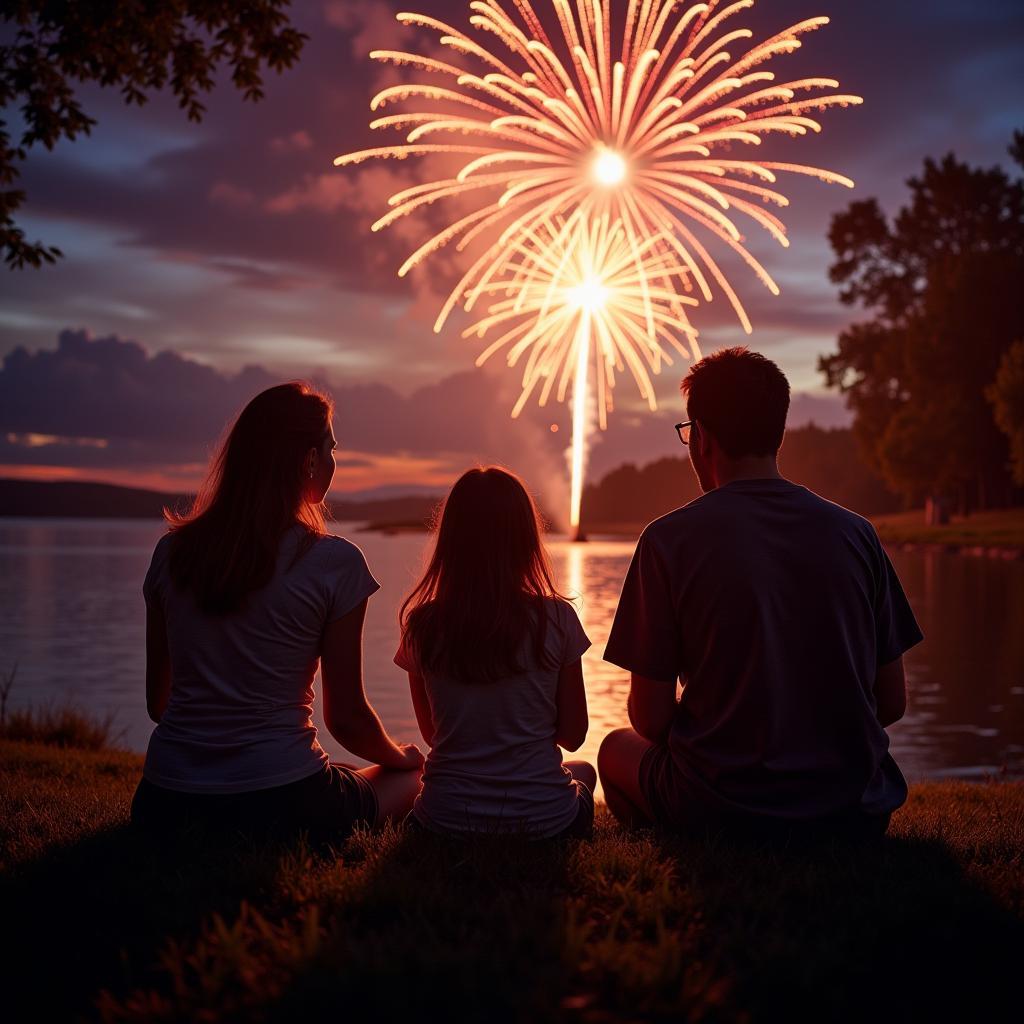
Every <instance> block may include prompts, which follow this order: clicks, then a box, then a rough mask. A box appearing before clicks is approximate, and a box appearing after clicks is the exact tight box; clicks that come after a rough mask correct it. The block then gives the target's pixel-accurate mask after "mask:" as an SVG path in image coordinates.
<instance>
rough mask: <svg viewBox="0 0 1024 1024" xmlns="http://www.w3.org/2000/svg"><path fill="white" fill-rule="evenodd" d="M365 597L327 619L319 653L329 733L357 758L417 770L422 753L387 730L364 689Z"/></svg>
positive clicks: (325, 720) (421, 759) (421, 761)
mask: <svg viewBox="0 0 1024 1024" xmlns="http://www.w3.org/2000/svg"><path fill="white" fill-rule="evenodd" d="M365 617H366V601H365V600H364V601H362V602H360V603H359V604H358V605H357V606H356V607H355V608H353V609H352V611H350V612H349V613H348V614H347V615H343V616H342V617H341V618H340V619H335V620H334V621H333V622H328V623H327V626H326V627H325V629H324V636H323V647H322V650H321V654H320V671H321V675H322V678H323V691H324V722H325V723H326V725H327V729H328V731H329V732H330V734H331V735H332V736H333V737H334V738H335V739H336V740H337V741H338V742H339V743H340V744H341V745H342V746H343V747H345V749H346V750H349V751H351V752H352V753H353V754H355V755H356V756H357V757H364V758H366V760H367V761H372V762H374V763H375V764H379V765H381V766H382V767H383V768H398V769H401V770H407V771H412V770H415V769H417V768H419V767H421V766H422V764H423V755H422V754H421V753H420V751H419V749H418V748H417V747H416V745H415V744H413V743H395V741H394V740H393V739H392V738H391V737H390V736H389V735H388V734H387V731H386V730H385V729H384V726H383V725H382V724H381V721H380V719H379V718H378V717H377V712H376V711H374V710H373V708H372V707H371V706H370V702H369V701H368V700H367V699H366V691H365V690H364V689H363V619H364V618H365Z"/></svg>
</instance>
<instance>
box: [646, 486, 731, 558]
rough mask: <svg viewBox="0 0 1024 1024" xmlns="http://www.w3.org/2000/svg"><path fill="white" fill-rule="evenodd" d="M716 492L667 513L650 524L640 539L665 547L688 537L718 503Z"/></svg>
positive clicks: (710, 492)
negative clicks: (714, 496) (715, 498)
mask: <svg viewBox="0 0 1024 1024" xmlns="http://www.w3.org/2000/svg"><path fill="white" fill-rule="evenodd" d="M716 493H717V492H716V491H708V492H707V493H706V494H702V495H700V496H699V497H697V498H694V499H693V501H689V502H687V503H686V504H685V505H681V506H680V507H679V508H676V509H673V510H672V511H671V512H666V513H665V515H663V516H659V517H658V518H657V519H654V520H652V521H651V522H649V523H648V524H647V525H646V526H645V527H644V529H643V532H642V533H641V534H640V539H641V540H642V541H644V542H645V543H648V544H656V545H664V544H670V543H673V542H674V541H676V540H677V539H678V538H679V537H685V536H688V535H689V533H690V530H691V529H692V528H693V526H694V525H695V524H696V523H697V522H699V521H700V520H702V519H705V518H706V517H708V516H709V514H710V515H712V516H713V512H712V509H713V507H714V505H715V504H716V502H715V501H714V499H713V495H715V494H716Z"/></svg>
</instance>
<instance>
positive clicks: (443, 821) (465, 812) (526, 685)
mask: <svg viewBox="0 0 1024 1024" xmlns="http://www.w3.org/2000/svg"><path fill="white" fill-rule="evenodd" d="M545 608H546V611H547V614H548V625H547V629H546V631H545V648H546V651H547V659H546V661H547V664H546V665H538V664H537V658H536V656H535V655H534V654H533V652H532V651H531V650H530V648H531V646H532V645H531V644H530V643H529V642H527V643H524V648H523V664H525V665H527V668H526V669H525V671H523V672H519V673H517V674H515V675H510V676H507V677H505V678H503V679H498V680H495V681H494V682H491V683H480V682H473V681H470V682H465V681H460V680H457V679H453V678H452V677H450V676H448V675H446V674H444V673H441V672H432V671H430V670H429V669H428V670H423V669H421V668H420V667H419V666H418V665H417V663H416V660H415V658H414V657H413V655H412V654H411V653H410V652H409V651H408V650H407V648H406V647H405V645H404V644H403V645H402V646H400V647H399V650H398V653H397V654H396V655H395V664H396V665H398V667H399V668H403V669H405V670H406V671H407V672H417V673H419V674H420V675H421V676H422V677H423V682H424V686H425V688H426V692H427V700H428V701H429V703H430V717H431V719H432V721H433V725H434V744H433V746H432V748H431V750H430V753H429V754H428V755H427V760H426V764H425V765H424V769H423V790H422V792H421V793H420V795H419V796H418V797H417V798H416V803H415V804H414V805H413V814H414V815H415V816H416V819H417V820H418V821H419V822H420V823H421V824H423V825H424V826H425V827H426V828H429V829H433V830H435V831H443V832H471V831H483V832H518V831H529V832H530V833H531V834H533V835H535V836H538V837H544V836H553V835H557V834H558V833H559V832H561V831H562V830H563V829H565V828H567V827H568V826H569V825H570V824H572V821H573V819H574V818H575V816H576V812H577V810H578V803H577V796H576V788H575V786H573V785H572V776H571V775H569V773H568V772H567V771H566V770H565V769H564V768H563V767H562V755H561V751H560V750H559V749H558V746H557V745H556V743H555V731H556V727H557V722H558V704H557V698H558V676H559V673H560V671H561V669H562V667H563V666H564V665H567V664H570V663H571V662H574V661H578V660H579V659H580V658H581V657H582V655H583V653H584V652H585V651H586V650H587V649H588V648H589V647H590V640H589V639H588V638H587V634H586V633H585V632H584V631H583V626H582V625H581V624H580V620H579V617H578V616H577V615H576V612H575V611H574V610H573V608H572V606H571V605H569V604H567V603H566V602H565V601H561V600H558V599H556V598H549V599H548V600H546V601H545ZM453 642H455V643H458V642H459V641H458V638H455V639H454V641H453Z"/></svg>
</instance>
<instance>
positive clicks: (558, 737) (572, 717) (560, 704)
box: [555, 659, 590, 750]
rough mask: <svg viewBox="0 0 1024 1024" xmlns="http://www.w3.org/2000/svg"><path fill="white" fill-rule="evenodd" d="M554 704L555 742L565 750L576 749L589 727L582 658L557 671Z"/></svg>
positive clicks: (581, 742)
mask: <svg viewBox="0 0 1024 1024" xmlns="http://www.w3.org/2000/svg"><path fill="white" fill-rule="evenodd" d="M556 705H557V713H558V719H557V721H556V722H555V742H556V743H557V744H558V745H559V746H560V747H564V748H565V749H566V750H578V749H579V748H580V747H581V746H582V745H583V741H584V740H585V739H586V738H587V729H588V728H589V727H590V719H589V717H588V716H587V691H586V689H585V688H584V685H583V662H582V660H580V659H577V660H576V661H572V662H569V664H567V665H563V666H562V669H561V671H560V672H559V673H558V694H557V697H556Z"/></svg>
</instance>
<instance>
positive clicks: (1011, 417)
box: [988, 341, 1024, 487]
mask: <svg viewBox="0 0 1024 1024" xmlns="http://www.w3.org/2000/svg"><path fill="white" fill-rule="evenodd" d="M988 399H989V401H990V402H991V403H992V407H993V409H994V411H995V417H996V425H997V426H998V427H999V429H1000V430H1001V431H1002V432H1003V433H1004V434H1006V436H1007V437H1008V438H1009V440H1010V458H1011V460H1012V466H1013V479H1014V481H1015V482H1016V483H1018V484H1019V485H1020V486H1021V487H1024V341H1015V342H1014V343H1013V344H1012V345H1011V346H1010V347H1009V348H1008V349H1007V350H1006V352H1005V353H1004V355H1003V359H1002V362H1001V363H1000V364H999V372H998V373H997V374H996V379H995V381H994V382H993V384H992V386H991V387H990V388H989V389H988Z"/></svg>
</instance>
